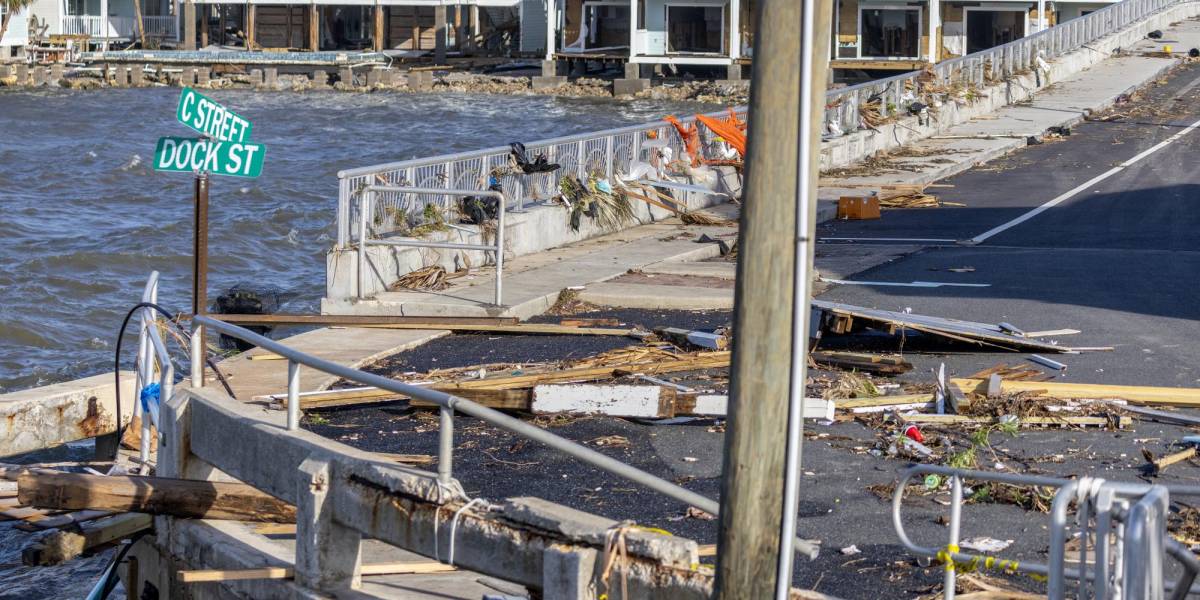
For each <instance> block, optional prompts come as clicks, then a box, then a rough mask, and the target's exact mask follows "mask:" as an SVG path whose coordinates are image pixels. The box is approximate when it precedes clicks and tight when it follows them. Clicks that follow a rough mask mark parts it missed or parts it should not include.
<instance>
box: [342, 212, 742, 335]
mask: <svg viewBox="0 0 1200 600" xmlns="http://www.w3.org/2000/svg"><path fill="white" fill-rule="evenodd" d="M714 212H718V211H714ZM736 231H737V230H736V228H734V227H705V226H685V225H682V224H679V223H678V221H675V220H672V221H670V222H665V223H656V224H652V225H642V226H639V227H634V228H631V229H626V230H623V231H619V232H616V233H612V234H609V235H605V236H602V237H598V238H593V239H589V240H585V241H583V242H579V243H577V244H572V245H570V246H565V247H562V248H555V249H552V250H547V251H544V252H539V253H536V254H530V255H526V256H520V257H516V258H513V259H511V260H510V261H507V262H506V263H505V268H504V277H503V287H504V303H505V306H504V307H496V306H493V305H492V301H493V299H494V295H493V294H494V286H495V277H494V274H493V272H490V271H484V270H481V271H480V272H479V273H478V274H476V275H474V276H472V278H471V279H468V280H463V281H462V283H459V284H457V285H454V286H452V287H450V288H449V289H446V290H443V291H440V292H425V291H393V292H383V293H380V294H378V295H377V296H376V297H375V298H374V299H372V300H364V301H360V302H358V303H356V304H355V305H354V309H355V312H356V313H357V314H393V315H395V314H405V315H436V316H489V315H490V316H498V315H502V316H514V317H517V318H520V319H528V318H529V317H532V316H534V315H539V314H541V313H543V312H545V311H546V310H547V309H548V308H550V306H552V305H553V304H554V302H555V301H556V300H557V299H558V294H559V292H561V291H562V290H563V289H565V288H569V287H573V286H580V285H587V284H591V283H595V282H599V281H605V280H608V279H612V278H614V277H618V276H620V275H622V274H624V273H626V272H628V271H629V270H631V269H641V268H643V267H645V266H646V265H650V264H655V263H660V262H663V261H680V260H691V261H698V260H704V259H707V258H712V257H714V256H717V255H718V254H719V253H720V249H719V248H718V247H717V245H716V244H697V243H696V239H698V238H699V237H700V236H701V235H703V234H707V235H709V236H710V237H719V236H724V237H725V239H730V240H732V239H733V235H734V234H735V233H736Z"/></svg>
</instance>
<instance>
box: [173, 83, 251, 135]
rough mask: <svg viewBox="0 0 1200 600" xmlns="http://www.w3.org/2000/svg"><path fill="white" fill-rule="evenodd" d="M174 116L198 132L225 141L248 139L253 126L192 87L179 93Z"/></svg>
mask: <svg viewBox="0 0 1200 600" xmlns="http://www.w3.org/2000/svg"><path fill="white" fill-rule="evenodd" d="M175 118H176V119H178V120H179V122H180V123H183V124H184V125H187V126H188V127H191V128H192V129H195V130H196V131H197V132H198V133H201V134H203V135H207V136H208V137H211V138H216V139H218V140H222V141H225V142H245V141H249V140H250V129H251V128H252V127H253V125H251V124H250V121H247V120H246V119H245V118H243V117H242V116H241V115H239V114H237V113H235V112H233V111H232V110H229V109H228V108H225V107H224V106H222V105H221V104H219V103H218V102H216V101H214V100H213V99H211V98H209V97H207V96H205V95H203V94H200V93H198V92H196V90H193V89H192V88H183V93H182V94H180V95H179V108H177V109H176V110H175Z"/></svg>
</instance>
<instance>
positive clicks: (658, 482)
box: [192, 315, 818, 558]
mask: <svg viewBox="0 0 1200 600" xmlns="http://www.w3.org/2000/svg"><path fill="white" fill-rule="evenodd" d="M192 326H193V328H197V327H211V328H212V329H213V330H215V331H219V332H221V333H224V334H225V335H228V336H231V337H235V338H238V339H240V340H243V341H245V342H248V343H250V344H253V345H255V346H258V347H259V348H262V349H264V350H266V351H268V352H272V353H275V354H278V355H280V356H282V357H284V358H286V359H287V360H288V373H289V377H288V379H289V385H288V403H287V410H288V429H293V430H294V429H296V428H297V427H298V416H299V412H300V398H299V389H298V377H296V375H295V373H296V372H298V371H299V365H304V366H307V367H310V368H313V369H317V370H318V371H321V372H322V373H327V374H330V375H336V376H338V377H341V378H343V379H346V380H349V381H353V382H355V383H358V384H361V385H365V386H371V387H376V388H379V389H382V390H387V391H389V392H393V393H395V394H397V395H401V396H406V397H409V398H415V399H417V400H422V401H425V402H430V403H433V404H437V405H438V406H439V407H441V409H442V419H441V424H442V426H443V427H442V429H441V431H442V432H443V433H442V435H443V437H442V438H441V443H440V444H439V451H440V452H442V453H441V454H440V455H439V463H438V475H439V480H440V481H441V482H442V483H443V484H448V483H449V482H448V481H446V480H448V479H449V464H448V462H449V458H448V456H447V454H446V451H448V449H449V447H450V444H449V443H448V440H449V437H448V436H447V435H446V434H445V433H444V432H445V426H446V425H449V424H451V423H450V419H453V415H454V412H455V411H458V412H462V413H466V414H468V415H470V416H472V417H475V418H477V419H480V420H482V421H485V422H487V423H490V424H492V425H495V426H497V427H500V428H502V429H505V430H508V431H509V432H511V433H514V434H516V435H519V436H522V437H524V438H527V439H530V440H533V441H535V442H540V443H542V444H545V445H546V446H549V447H550V448H553V449H554V450H558V451H559V452H562V453H564V454H567V455H568V456H571V457H574V458H577V459H579V460H582V461H584V462H586V463H588V464H590V465H592V466H594V467H597V468H600V469H603V470H605V471H608V472H609V473H611V474H613V475H616V476H618V477H621V478H624V479H627V480H629V481H632V482H634V483H637V484H640V485H643V486H645V487H647V488H649V489H651V490H653V491H656V492H658V493H660V494H663V495H665V496H667V497H669V498H672V499H675V500H678V501H680V502H684V503H687V504H689V505H692V506H695V507H697V508H699V509H700V510H703V511H705V512H707V513H711V514H713V515H716V514H718V513H719V511H720V508H721V507H720V505H719V504H718V503H717V502H716V501H713V500H710V499H709V498H706V497H704V496H702V495H700V494H697V493H696V492H693V491H691V490H688V489H685V488H683V487H680V486H678V485H675V484H673V483H671V482H669V481H667V480H665V479H662V478H660V477H657V476H655V475H651V474H650V473H647V472H645V471H643V470H641V469H638V468H636V467H633V466H630V465H628V464H625V463H623V462H621V461H619V460H617V459H615V458H612V457H609V456H606V455H604V454H601V453H600V452H597V451H595V450H592V449H591V448H588V447H586V446H583V445H581V444H578V443H575V442H573V441H570V440H567V439H565V438H562V437H559V436H557V435H554V434H553V433H550V432H548V431H546V430H544V429H541V428H540V427H536V426H533V425H530V424H528V423H526V422H524V421H521V420H520V419H516V418H513V417H510V416H508V415H506V414H504V413H502V412H500V411H498V410H494V409H491V408H488V407H486V406H483V405H481V404H478V403H476V402H473V401H471V400H468V399H466V398H461V397H459V396H454V395H452V394H447V393H445V392H440V391H437V390H432V389H429V388H426V387H418V386H414V385H408V384H405V383H401V382H399V381H395V380H393V379H388V378H386V377H382V376H380V375H374V374H372V373H367V372H365V371H360V370H358V369H353V368H350V367H346V366H343V365H339V364H337V363H333V362H329V361H327V360H323V359H320V358H317V357H315V356H312V355H310V354H306V353H304V352H300V351H299V350H295V349H293V348H289V347H288V346H286V345H284V344H281V343H279V342H277V341H275V340H271V339H268V338H266V337H263V336H261V335H258V334H257V333H254V332H253V331H250V330H248V329H245V328H243V327H238V326H237V325H233V324H231V323H226V322H224V321H221V320H219V319H215V318H213V317H206V316H199V315H197V316H194V317H192ZM192 337H193V339H195V337H196V334H194V333H193V336H192ZM193 348H195V346H193ZM194 351H195V350H194ZM293 365H295V366H294V367H293ZM192 369H193V375H192V381H193V386H201V387H202V386H203V376H202V375H199V374H198V373H197V371H199V373H202V372H203V369H204V363H203V362H201V361H200V360H199V357H197V356H193V357H192ZM293 382H297V385H293V384H292V383H293ZM293 415H294V416H293ZM443 461H444V462H443ZM796 551H797V552H800V553H802V554H804V555H806V556H808V557H810V558H812V557H815V556H816V555H817V551H818V546H817V545H816V544H815V543H814V542H812V541H811V540H801V539H798V540H796Z"/></svg>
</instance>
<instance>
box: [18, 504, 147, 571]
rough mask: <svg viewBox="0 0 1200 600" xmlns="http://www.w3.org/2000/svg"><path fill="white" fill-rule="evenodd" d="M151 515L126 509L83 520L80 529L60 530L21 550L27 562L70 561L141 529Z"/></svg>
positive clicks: (52, 562) (22, 559)
mask: <svg viewBox="0 0 1200 600" xmlns="http://www.w3.org/2000/svg"><path fill="white" fill-rule="evenodd" d="M153 523H154V521H153V518H152V517H151V516H150V515H146V514H141V513H124V514H120V515H114V516H111V517H105V518H102V519H96V520H95V521H89V522H87V523H81V524H80V525H79V530H78V531H68V530H60V531H55V532H53V533H51V534H50V535H48V536H46V537H44V538H42V539H41V540H40V541H39V542H38V543H37V544H33V545H31V546H28V547H26V548H25V549H23V550H22V551H21V562H23V563H24V564H26V565H28V566H51V565H58V564H62V563H64V562H67V561H69V560H71V559H73V558H75V557H77V556H79V555H80V554H83V553H84V552H86V551H88V550H91V549H92V548H95V547H97V546H102V545H104V544H107V543H109V542H113V541H116V540H119V539H122V538H127V537H129V536H131V535H133V534H135V533H137V532H139V531H143V530H146V529H149V528H150V527H151V526H152V525H153Z"/></svg>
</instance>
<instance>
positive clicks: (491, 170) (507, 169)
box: [337, 108, 746, 249]
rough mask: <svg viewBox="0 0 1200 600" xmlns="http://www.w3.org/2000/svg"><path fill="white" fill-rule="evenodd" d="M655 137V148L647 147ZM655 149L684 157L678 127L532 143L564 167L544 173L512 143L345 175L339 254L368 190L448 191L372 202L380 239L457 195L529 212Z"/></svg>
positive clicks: (707, 138) (532, 149) (341, 176)
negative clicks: (490, 195)
mask: <svg viewBox="0 0 1200 600" xmlns="http://www.w3.org/2000/svg"><path fill="white" fill-rule="evenodd" d="M734 112H735V114H737V115H738V117H739V118H742V119H744V118H745V116H746V109H745V108H739V109H735V111H734ZM710 116H712V117H713V118H719V119H727V118H728V117H729V113H728V112H723V113H713V114H712V115H710ZM679 120H680V121H681V122H683V123H684V124H686V125H690V124H693V123H694V124H695V125H696V127H697V128H698V129H699V131H700V139H701V141H702V143H703V144H705V145H709V144H712V143H713V142H714V136H712V135H710V134H709V132H708V129H707V128H705V127H704V126H703V124H700V123H698V122H697V121H696V118H695V117H681V118H680V119H679ZM648 134H649V135H653V136H654V142H655V143H654V144H647V145H646V147H645V148H643V143H644V142H645V141H647V140H648V139H651V138H650V137H649V136H648ZM650 147H653V148H655V149H656V150H660V151H661V150H662V149H663V148H664V147H666V148H669V149H670V152H671V153H672V154H673V156H675V157H679V156H681V155H682V153H683V150H684V142H683V139H682V138H681V137H680V135H679V133H678V132H677V131H676V130H675V128H674V127H673V126H671V124H670V123H668V122H666V121H656V122H653V123H644V124H639V125H630V126H628V127H620V128H616V129H606V130H603V131H596V132H589V133H581V134H577V135H569V136H565V137H559V138H553V139H549V140H540V141H536V142H527V143H525V151H526V154H527V155H528V157H529V159H530V160H533V159H534V157H536V156H539V155H544V156H545V157H546V160H547V161H548V162H550V163H555V164H558V165H559V167H560V168H559V169H557V170H554V171H550V172H544V173H524V172H522V171H521V170H520V169H517V168H514V166H513V162H512V150H511V148H509V147H508V146H499V147H495V148H485V149H483V150H474V151H471V152H460V153H458V154H446V155H442V156H433V157H428V158H417V159H413V160H406V161H401V162H394V163H387V164H382V165H375V166H370V167H362V168H358V169H349V170H346V171H341V172H339V173H338V218H337V223H338V238H337V247H338V248H339V249H345V248H349V247H350V246H351V245H352V239H353V237H352V236H353V235H354V234H353V228H354V225H355V224H357V223H359V222H361V218H360V217H359V215H358V214H357V213H358V204H359V203H357V202H355V201H354V199H355V198H356V197H358V196H359V195H361V194H362V193H363V191H364V190H365V189H366V188H367V186H373V185H379V186H402V187H419V188H441V189H445V190H447V193H446V194H445V195H443V196H438V197H434V198H423V199H418V198H417V196H416V195H414V194H405V193H394V194H382V195H380V197H379V199H378V201H377V202H375V203H374V204H373V205H372V210H373V211H374V212H373V213H372V214H371V215H370V217H371V218H370V219H369V220H370V222H371V224H372V231H371V232H369V235H370V234H374V235H375V236H377V237H378V236H383V235H388V234H392V235H395V234H397V233H399V232H401V231H402V230H403V225H402V224H400V223H398V219H397V216H398V215H417V216H418V217H419V216H420V215H421V213H422V212H423V209H424V207H425V205H426V204H434V205H437V206H438V207H439V209H441V210H443V211H447V212H448V214H454V210H452V209H453V208H454V206H453V203H454V202H455V201H456V200H457V197H455V196H454V195H452V194H450V193H449V191H450V190H479V191H483V190H487V189H489V188H491V189H497V188H496V187H493V186H499V190H500V191H501V192H503V194H504V195H505V196H506V197H507V198H508V201H509V202H510V203H512V206H510V207H509V208H510V209H511V210H513V211H514V212H520V211H522V210H524V207H525V205H526V204H527V203H531V202H537V201H540V200H548V199H550V198H553V197H555V196H557V195H558V194H559V180H560V178H562V177H563V176H568V175H570V176H574V177H578V178H579V179H581V180H584V181H586V180H587V179H588V177H589V176H590V175H599V176H602V177H604V178H612V177H613V175H614V174H618V173H628V172H629V171H630V169H631V167H632V165H633V163H634V162H636V161H642V162H648V160H647V159H645V158H643V151H644V150H646V149H649V148H650Z"/></svg>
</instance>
